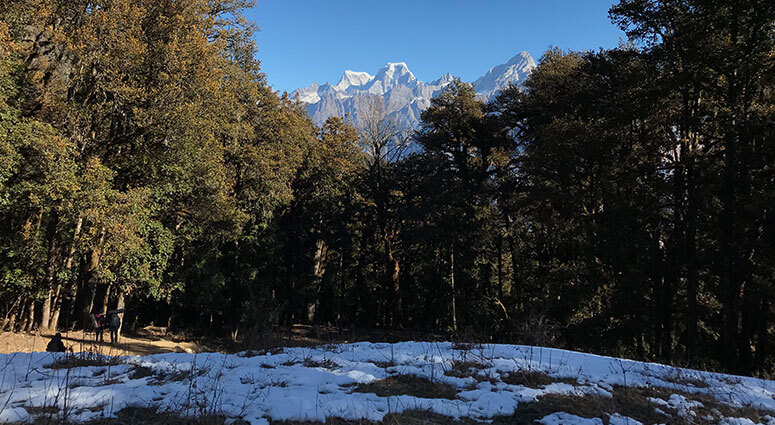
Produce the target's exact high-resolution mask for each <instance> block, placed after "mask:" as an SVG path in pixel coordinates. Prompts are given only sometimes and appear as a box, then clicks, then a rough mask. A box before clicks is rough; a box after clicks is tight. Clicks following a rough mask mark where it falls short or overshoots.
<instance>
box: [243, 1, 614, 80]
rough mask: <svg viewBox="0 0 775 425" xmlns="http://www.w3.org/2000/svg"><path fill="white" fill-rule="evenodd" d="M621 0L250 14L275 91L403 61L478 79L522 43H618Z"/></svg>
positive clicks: (426, 72)
mask: <svg viewBox="0 0 775 425" xmlns="http://www.w3.org/2000/svg"><path fill="white" fill-rule="evenodd" d="M614 3H616V1H615V0H511V1H507V0H393V1H390V0H385V1H379V0H361V1H345V0H258V4H257V6H256V7H255V8H253V9H252V10H250V11H248V12H247V17H248V18H249V19H250V20H252V21H254V22H256V23H257V24H258V26H259V27H260V28H261V31H260V32H258V33H257V34H256V41H257V42H258V48H259V52H258V58H259V59H260V60H261V62H262V69H263V70H264V72H266V74H267V77H268V80H269V83H270V84H271V85H272V86H273V87H274V89H275V90H280V91H292V90H294V89H296V88H299V87H304V86H307V85H309V84H311V83H312V82H315V81H317V82H320V83H324V82H331V83H334V84H335V83H336V82H337V81H339V78H340V77H341V75H342V73H343V72H344V71H345V70H346V69H350V70H353V71H366V72H368V73H370V74H372V75H373V74H374V73H375V72H376V71H377V69H379V68H380V67H381V66H383V65H384V64H385V63H387V62H406V64H407V65H408V66H409V69H410V70H411V71H412V72H413V73H414V75H415V76H416V77H417V78H418V79H420V80H423V81H432V80H435V79H436V78H438V77H440V76H441V75H442V74H444V73H446V72H449V73H451V74H452V75H455V76H458V77H461V78H462V79H463V80H464V81H472V80H474V79H475V78H477V77H479V76H481V75H483V74H484V73H485V72H487V70H488V69H490V68H491V67H493V66H495V65H498V64H501V63H504V62H506V61H507V60H508V59H509V58H511V57H512V56H514V55H515V54H517V53H519V52H521V51H523V50H525V51H527V52H528V53H530V54H531V55H533V57H534V58H535V59H536V61H538V60H539V58H540V57H541V55H542V54H543V52H544V51H546V49H547V48H548V47H549V46H557V47H560V48H563V49H571V50H597V49H599V48H601V47H603V48H609V47H615V46H617V45H618V44H619V40H620V39H624V38H625V36H624V34H623V33H622V32H621V31H619V29H618V28H616V27H615V26H614V25H613V24H612V23H611V22H610V20H609V19H608V9H609V8H610V7H611V5H612V4H614Z"/></svg>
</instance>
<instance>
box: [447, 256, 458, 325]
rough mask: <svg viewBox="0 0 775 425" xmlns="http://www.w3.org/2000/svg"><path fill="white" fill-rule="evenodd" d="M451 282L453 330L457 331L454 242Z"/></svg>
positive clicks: (450, 264) (450, 263)
mask: <svg viewBox="0 0 775 425" xmlns="http://www.w3.org/2000/svg"><path fill="white" fill-rule="evenodd" d="M449 284H450V287H451V289H452V297H451V300H450V302H451V307H452V330H453V331H455V332H457V289H456V288H455V246H454V243H453V244H452V252H450V254H449Z"/></svg>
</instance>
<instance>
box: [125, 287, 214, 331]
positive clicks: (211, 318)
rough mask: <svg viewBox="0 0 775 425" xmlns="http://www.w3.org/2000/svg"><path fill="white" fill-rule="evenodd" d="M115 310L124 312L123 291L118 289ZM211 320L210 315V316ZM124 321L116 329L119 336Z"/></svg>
mask: <svg viewBox="0 0 775 425" xmlns="http://www.w3.org/2000/svg"><path fill="white" fill-rule="evenodd" d="M116 310H126V304H125V299H124V289H123V288H120V287H119V289H118V296H117V300H116ZM122 316H123V319H124V320H126V313H124V314H123V315H122ZM210 317H211V320H212V315H211V316H210ZM124 320H122V321H121V324H120V325H119V327H118V334H119V335H121V329H122V328H123V327H124Z"/></svg>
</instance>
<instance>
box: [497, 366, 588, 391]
mask: <svg viewBox="0 0 775 425" xmlns="http://www.w3.org/2000/svg"><path fill="white" fill-rule="evenodd" d="M501 379H503V382H505V383H507V384H509V385H520V386H523V387H528V388H544V387H545V386H547V385H551V384H554V383H557V382H562V383H565V384H570V385H576V380H575V379H570V378H552V377H551V376H549V375H547V374H545V373H543V372H540V371H537V370H527V369H525V370H516V371H513V372H509V374H508V375H505V376H503V377H502V378H501Z"/></svg>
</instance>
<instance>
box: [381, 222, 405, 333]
mask: <svg viewBox="0 0 775 425" xmlns="http://www.w3.org/2000/svg"><path fill="white" fill-rule="evenodd" d="M385 254H386V264H385V272H386V273H387V276H388V277H389V279H390V290H391V293H390V295H391V299H392V309H391V310H392V311H391V312H390V314H391V321H390V324H391V325H392V326H399V325H400V321H401V309H402V306H401V281H400V272H401V267H400V266H399V264H398V259H396V257H395V253H394V252H393V242H392V241H391V240H390V238H389V237H386V238H385Z"/></svg>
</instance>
